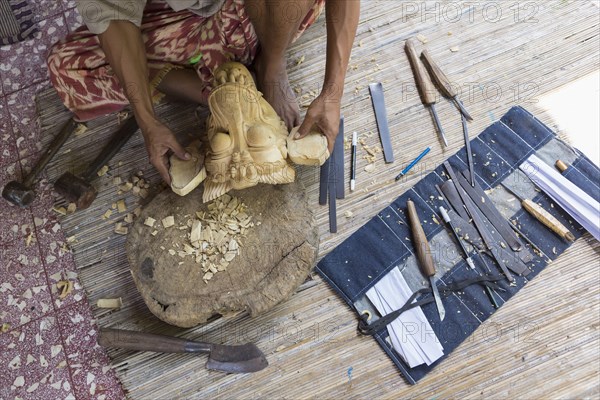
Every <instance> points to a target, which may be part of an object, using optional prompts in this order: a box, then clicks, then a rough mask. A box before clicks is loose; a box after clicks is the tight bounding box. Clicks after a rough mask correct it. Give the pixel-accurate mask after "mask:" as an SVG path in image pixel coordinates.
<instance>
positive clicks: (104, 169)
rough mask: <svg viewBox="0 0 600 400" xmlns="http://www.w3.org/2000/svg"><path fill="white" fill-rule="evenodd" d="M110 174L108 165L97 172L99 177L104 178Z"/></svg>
mask: <svg viewBox="0 0 600 400" xmlns="http://www.w3.org/2000/svg"><path fill="white" fill-rule="evenodd" d="M107 172H108V165H105V166H103V167H102V168H100V169H99V170H98V172H97V174H98V176H104V175H106V173H107Z"/></svg>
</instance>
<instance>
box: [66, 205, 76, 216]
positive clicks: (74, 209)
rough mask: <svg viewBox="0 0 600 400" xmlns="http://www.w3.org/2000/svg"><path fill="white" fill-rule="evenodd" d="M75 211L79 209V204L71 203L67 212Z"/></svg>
mask: <svg viewBox="0 0 600 400" xmlns="http://www.w3.org/2000/svg"><path fill="white" fill-rule="evenodd" d="M75 211H77V204H75V203H69V205H68V206H67V214H73V213H74V212H75Z"/></svg>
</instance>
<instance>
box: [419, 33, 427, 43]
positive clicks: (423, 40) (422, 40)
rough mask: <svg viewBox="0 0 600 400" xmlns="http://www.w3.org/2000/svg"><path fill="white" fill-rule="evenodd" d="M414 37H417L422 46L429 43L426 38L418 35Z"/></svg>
mask: <svg viewBox="0 0 600 400" xmlns="http://www.w3.org/2000/svg"><path fill="white" fill-rule="evenodd" d="M416 37H417V40H418V41H419V42H421V43H423V44H425V43H427V42H428V41H429V40H428V39H427V37H425V35H421V34H418V35H417V36H416Z"/></svg>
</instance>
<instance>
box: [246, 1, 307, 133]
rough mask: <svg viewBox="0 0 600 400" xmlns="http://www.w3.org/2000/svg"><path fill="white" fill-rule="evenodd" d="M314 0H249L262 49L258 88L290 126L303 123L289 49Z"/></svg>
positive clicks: (257, 66)
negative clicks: (289, 70)
mask: <svg viewBox="0 0 600 400" xmlns="http://www.w3.org/2000/svg"><path fill="white" fill-rule="evenodd" d="M314 4H315V0H286V1H279V0H246V6H245V8H246V12H247V13H248V15H249V17H250V20H251V21H252V25H253V26H254V30H255V31H256V36H257V37H258V41H259V43H260V50H259V53H258V55H257V56H256V58H255V60H254V72H255V73H256V80H257V85H258V88H259V90H260V91H261V92H263V94H264V97H265V99H266V100H267V101H268V102H269V104H271V106H273V108H274V109H275V111H276V112H277V114H279V116H280V117H281V118H282V119H283V120H284V121H285V123H286V125H287V127H288V129H291V128H292V127H294V126H297V125H299V124H300V109H299V107H298V102H297V100H296V96H295V95H294V92H293V91H292V89H291V87H290V83H289V80H288V75H287V60H286V54H285V53H286V51H287V49H288V48H289V46H290V45H291V43H292V41H293V39H294V37H295V35H296V33H297V32H298V28H299V27H300V24H301V23H302V22H303V20H304V18H305V17H306V15H307V14H308V12H309V11H310V10H311V8H312V7H313V6H314Z"/></svg>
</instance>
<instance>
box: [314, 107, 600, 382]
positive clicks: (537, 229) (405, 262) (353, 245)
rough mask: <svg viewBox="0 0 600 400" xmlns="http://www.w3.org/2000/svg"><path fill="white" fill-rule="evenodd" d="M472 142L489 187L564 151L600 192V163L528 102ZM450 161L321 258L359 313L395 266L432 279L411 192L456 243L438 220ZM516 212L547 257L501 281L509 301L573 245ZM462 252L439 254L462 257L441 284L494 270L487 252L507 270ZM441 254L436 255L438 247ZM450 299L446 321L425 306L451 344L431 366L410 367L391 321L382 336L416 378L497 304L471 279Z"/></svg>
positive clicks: (578, 230) (571, 175) (583, 181)
mask: <svg viewBox="0 0 600 400" xmlns="http://www.w3.org/2000/svg"><path fill="white" fill-rule="evenodd" d="M471 149H472V151H473V153H474V155H475V157H474V170H475V174H476V175H477V178H478V179H477V180H478V182H479V183H480V185H481V186H482V187H483V188H484V189H490V188H495V187H497V186H498V185H499V184H500V182H502V181H505V182H508V179H526V178H522V177H523V176H524V175H519V174H520V171H518V167H519V165H520V164H521V163H522V162H523V161H524V160H525V159H527V158H528V157H529V156H530V155H531V154H533V153H536V154H538V155H539V154H540V153H543V154H544V155H545V157H546V160H545V161H546V162H549V163H550V162H551V164H554V161H555V160H557V159H563V160H564V161H569V164H571V165H570V167H569V169H568V170H567V171H566V172H565V175H564V176H565V177H566V178H567V179H569V180H571V181H572V182H573V183H575V184H576V185H578V186H579V187H581V188H582V189H583V190H584V191H585V192H586V193H588V194H589V195H590V196H592V197H593V198H594V199H596V200H598V199H599V198H600V189H599V188H600V181H599V180H600V170H599V169H598V168H597V167H596V166H595V165H594V164H593V163H592V162H591V161H589V160H588V159H587V158H586V157H585V156H583V155H582V154H581V153H580V152H578V151H573V150H572V149H571V148H570V147H568V146H566V145H564V144H563V143H562V142H560V140H559V139H557V137H556V135H555V134H554V133H553V132H552V131H551V130H550V129H549V128H548V127H546V126H545V125H544V124H542V123H541V122H540V121H539V120H537V119H536V118H535V117H534V116H533V115H532V114H530V113H529V112H528V111H527V110H525V109H523V108H522V107H514V108H512V109H511V110H509V112H508V113H507V114H506V115H504V117H502V119H501V120H500V121H497V122H495V123H494V124H492V125H491V126H490V127H488V128H487V129H486V130H485V131H484V132H482V133H481V134H480V135H479V136H478V137H477V138H475V139H473V140H472V141H471ZM448 161H449V162H450V164H451V165H452V166H453V167H454V168H455V170H456V171H462V170H464V169H467V160H466V152H465V150H464V148H463V149H461V150H460V151H458V152H457V153H456V154H455V155H454V156H452V157H450V158H449V160H448ZM443 169H444V167H443V166H442V165H440V166H439V167H438V168H436V169H435V170H434V171H433V172H431V173H430V174H429V175H427V176H426V177H425V178H423V179H422V180H421V181H420V182H419V183H417V185H415V186H414V187H413V188H411V189H410V190H408V191H407V192H406V193H404V194H403V195H402V196H400V197H399V198H397V199H396V200H395V201H394V202H392V203H391V204H390V205H389V206H388V207H386V208H385V209H383V210H382V211H381V212H380V213H379V214H377V215H376V216H375V217H374V218H373V219H371V220H370V221H369V222H367V223H366V224H365V225H364V226H363V227H361V228H360V229H359V230H358V231H357V232H356V233H354V234H353V235H352V236H351V237H350V238H348V239H347V240H346V241H344V242H343V243H341V244H340V245H339V246H338V247H337V248H336V249H334V250H333V251H332V252H331V253H330V254H329V255H327V256H326V257H325V258H323V259H322V260H321V262H319V264H318V265H317V267H316V269H317V271H318V273H319V274H320V275H321V276H322V277H323V279H325V281H327V282H328V283H329V284H330V285H331V286H332V287H333V288H334V289H335V291H336V292H337V293H338V294H339V295H340V296H341V297H342V299H344V301H346V303H347V304H348V305H349V306H350V307H351V308H352V309H353V310H355V311H356V312H357V313H359V314H360V312H361V311H362V310H363V309H364V307H368V303H369V302H368V300H367V299H366V296H365V293H366V291H367V290H369V289H370V288H371V287H373V285H375V284H376V283H377V282H378V281H379V280H380V279H381V278H382V277H383V276H385V274H387V273H388V272H389V271H390V270H391V269H392V268H396V267H399V268H400V269H401V271H402V273H403V276H404V277H405V279H406V280H407V282H408V283H409V286H410V287H411V289H413V290H414V291H416V290H417V289H419V288H420V285H421V284H422V282H423V281H424V280H426V279H425V278H424V277H423V275H421V273H420V271H419V269H418V266H417V265H416V262H415V261H414V255H413V247H412V242H411V241H410V238H411V232H410V228H409V224H408V220H407V216H406V215H405V212H406V211H405V210H406V201H407V200H408V199H411V200H413V201H414V203H415V206H416V209H417V212H418V214H419V216H420V217H421V220H422V222H423V223H422V224H423V229H424V231H425V233H426V235H427V238H428V240H429V241H430V244H431V243H436V242H443V241H444V240H446V241H447V243H450V241H448V240H449V239H448V238H450V236H449V234H448V233H447V232H444V231H445V229H446V228H445V227H444V226H442V225H440V224H437V223H435V222H434V221H433V220H432V218H431V216H432V215H435V216H437V220H438V221H443V220H442V219H441V217H440V216H439V215H438V207H439V206H444V207H446V208H447V207H448V205H446V204H445V202H444V201H443V200H441V199H440V198H439V196H438V193H437V191H436V189H435V184H441V183H442V182H444V181H445V180H446V179H447V178H446V177H445V175H443V174H442V171H443ZM536 193H537V192H534V194H535V197H533V199H532V200H533V201H535V202H536V203H540V204H542V205H543V206H544V208H545V209H546V210H548V211H549V212H550V213H551V214H552V215H553V216H554V217H556V218H557V219H559V220H560V221H561V222H562V223H563V224H564V225H565V226H567V227H568V228H569V229H570V230H571V232H572V233H573V234H574V235H575V237H576V238H579V237H580V236H581V235H582V234H583V233H584V230H583V228H582V227H581V226H580V225H579V224H577V223H576V222H573V221H570V219H571V218H570V217H569V216H568V214H566V212H564V210H562V209H561V208H560V207H558V206H557V205H554V207H551V205H550V204H551V203H552V202H551V200H550V198H549V197H548V196H546V195H545V194H544V193H537V194H536ZM510 218H511V220H512V219H517V220H518V221H519V222H520V226H521V230H522V231H523V233H524V234H525V235H526V236H527V237H528V238H529V239H531V240H532V241H533V242H534V243H535V244H536V245H537V246H538V247H539V248H540V249H541V250H542V251H543V253H544V254H545V255H546V256H547V258H545V257H539V256H535V257H534V258H533V261H532V262H530V263H527V265H528V266H529V268H530V269H531V271H532V272H531V273H530V274H529V275H528V276H527V278H524V277H520V276H516V285H513V286H511V285H509V284H508V281H506V280H504V281H501V282H500V286H501V287H503V288H504V289H505V290H506V291H505V292H498V295H499V297H500V298H501V300H500V299H499V302H500V303H501V304H503V303H504V302H505V301H507V300H508V299H510V298H511V297H512V296H513V295H514V294H515V293H517V292H518V291H519V290H520V289H521V288H522V287H523V286H524V285H525V284H526V283H527V282H528V281H529V280H531V279H533V278H534V277H535V276H536V275H537V274H538V273H539V272H540V271H541V270H542V269H543V268H544V267H545V266H546V265H547V262H546V260H547V259H552V260H554V259H556V257H558V256H559V255H560V254H561V253H563V252H564V251H565V250H566V249H567V248H568V247H569V245H570V244H569V243H567V242H566V241H564V240H562V239H560V238H559V237H558V236H556V235H555V234H554V233H552V232H551V231H550V230H549V229H547V228H546V227H545V226H543V225H542V224H541V223H540V222H538V221H537V220H536V219H534V218H533V217H532V216H531V215H530V214H528V213H527V212H525V211H524V210H523V209H521V208H519V210H518V211H517V212H516V213H515V214H514V215H511V216H510ZM451 243H452V244H454V247H458V246H457V245H456V244H455V243H454V242H453V241H451ZM440 248H443V247H440ZM432 252H433V253H435V252H436V246H432ZM456 254H458V255H459V256H456ZM456 254H455V255H454V256H451V255H440V254H438V256H437V259H436V264H437V265H438V267H439V266H440V265H441V264H443V263H441V262H438V261H439V260H440V257H445V260H447V259H449V258H452V259H454V260H456V263H455V264H453V265H450V267H449V268H447V269H444V268H438V275H436V276H438V277H439V278H440V281H441V284H450V283H454V282H457V281H461V280H464V279H468V278H473V277H476V276H478V274H479V273H487V272H488V271H487V270H486V268H485V266H484V264H483V263H482V260H481V258H480V257H483V258H485V261H486V262H487V265H488V266H489V267H490V268H491V272H492V273H493V274H499V273H500V270H499V269H498V267H497V266H496V264H495V262H494V261H493V259H491V258H489V257H488V256H487V255H480V256H476V257H475V258H474V259H475V264H476V267H477V269H476V271H473V270H471V269H469V268H468V267H467V266H466V262H465V261H464V260H463V258H462V255H461V253H460V251H459V250H458V249H456ZM434 258H436V257H435V255H434ZM440 269H441V271H440ZM478 271H479V272H478ZM427 296H430V295H427ZM444 306H445V308H446V318H445V319H444V321H443V322H440V321H439V317H438V313H437V309H436V306H435V304H434V303H429V304H426V305H424V306H423V307H422V309H423V312H424V313H425V316H426V317H427V319H428V320H429V322H430V324H431V326H432V329H433V330H434V332H435V334H436V335H437V336H438V338H439V339H440V342H441V343H442V346H443V347H444V354H445V355H444V357H442V358H441V359H440V360H438V361H436V362H435V363H434V364H432V365H430V366H427V365H421V366H418V367H416V368H409V367H408V365H406V364H405V363H404V362H403V360H402V359H401V358H400V357H399V356H398V354H397V353H396V352H395V351H394V349H393V348H392V347H391V345H390V344H389V342H388V341H386V338H387V336H388V333H387V330H386V329H382V330H381V331H380V332H378V333H377V334H376V335H375V336H374V338H375V340H377V342H378V343H379V344H380V345H381V347H382V348H383V349H384V350H385V352H386V353H387V354H388V356H389V357H390V358H391V359H392V360H393V362H394V363H395V364H396V366H397V367H398V368H399V369H400V371H401V372H402V374H403V375H404V376H405V377H406V379H407V380H408V381H409V382H410V383H412V384H414V383H416V382H417V381H418V380H419V379H421V378H423V377H424V376H425V375H426V374H427V373H428V372H429V371H431V370H432V369H433V368H434V367H435V366H436V365H437V364H438V363H439V362H441V361H442V360H443V359H444V358H445V357H447V355H448V354H450V353H451V352H452V351H453V350H454V349H455V348H456V347H457V346H458V345H459V344H460V343H462V342H463V341H464V340H465V339H467V338H468V337H469V335H470V334H471V333H473V332H474V331H475V329H477V327H478V326H479V325H480V324H481V323H482V322H483V321H485V320H486V319H487V318H488V317H489V316H490V315H492V314H493V313H494V311H495V309H494V308H493V306H492V304H491V303H490V301H489V299H488V297H487V295H486V293H485V291H484V290H483V288H482V287H481V286H478V285H475V286H470V287H468V288H467V289H465V290H464V291H463V292H460V293H456V294H453V295H451V296H449V297H447V298H445V299H444Z"/></svg>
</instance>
